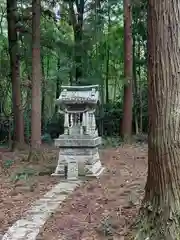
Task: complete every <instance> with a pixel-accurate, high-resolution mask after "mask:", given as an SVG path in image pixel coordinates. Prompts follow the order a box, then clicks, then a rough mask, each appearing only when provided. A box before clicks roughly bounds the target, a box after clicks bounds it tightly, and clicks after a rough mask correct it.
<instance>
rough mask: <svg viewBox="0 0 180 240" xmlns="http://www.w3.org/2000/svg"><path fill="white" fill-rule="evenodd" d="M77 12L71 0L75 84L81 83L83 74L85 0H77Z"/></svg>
mask: <svg viewBox="0 0 180 240" xmlns="http://www.w3.org/2000/svg"><path fill="white" fill-rule="evenodd" d="M75 4H76V8H77V14H75V11H74V5H73V1H71V0H69V10H70V17H71V24H72V26H73V31H74V45H75V47H74V61H75V84H77V85H80V84H81V78H82V76H83V66H82V52H83V51H82V36H83V16H84V4H85V0H75ZM76 15H77V17H76Z"/></svg>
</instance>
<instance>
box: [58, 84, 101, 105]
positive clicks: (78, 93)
mask: <svg viewBox="0 0 180 240" xmlns="http://www.w3.org/2000/svg"><path fill="white" fill-rule="evenodd" d="M98 88H99V85H89V86H62V87H61V89H62V92H61V94H60V96H59V98H58V99H57V100H56V103H57V104H65V105H68V104H70V105H71V104H84V103H87V104H88V103H89V104H97V103H98V101H99V90H98Z"/></svg>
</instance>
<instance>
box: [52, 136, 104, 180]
mask: <svg viewBox="0 0 180 240" xmlns="http://www.w3.org/2000/svg"><path fill="white" fill-rule="evenodd" d="M100 144H101V137H96V136H90V135H76V136H73V135H72V136H69V135H61V136H60V137H59V138H58V139H55V146H57V147H59V159H58V164H57V167H56V170H55V173H54V174H53V175H56V176H57V175H60V176H64V175H65V166H67V177H68V178H71V176H72V177H73V178H74V176H76V177H77V176H94V177H98V176H99V175H100V174H101V173H102V172H103V170H104V167H102V165H101V161H100V157H99V151H98V146H99V145H100ZM72 163H73V164H74V166H77V167H74V170H72ZM75 163H76V164H75Z"/></svg>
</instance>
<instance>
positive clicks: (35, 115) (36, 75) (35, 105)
mask: <svg viewBox="0 0 180 240" xmlns="http://www.w3.org/2000/svg"><path fill="white" fill-rule="evenodd" d="M40 5H41V0H33V1H32V14H33V17H32V112H31V146H32V148H36V147H37V146H38V145H40V144H41V57H40V14H41V13H40Z"/></svg>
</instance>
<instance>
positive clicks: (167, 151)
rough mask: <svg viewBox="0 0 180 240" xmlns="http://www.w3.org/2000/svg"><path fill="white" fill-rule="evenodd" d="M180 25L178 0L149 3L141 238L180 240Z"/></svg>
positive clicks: (152, 0) (138, 236)
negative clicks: (145, 173) (147, 116)
mask: <svg viewBox="0 0 180 240" xmlns="http://www.w3.org/2000/svg"><path fill="white" fill-rule="evenodd" d="M179 22H180V5H179V1H178V0H175V1H169V0H164V1H163V2H160V1H156V0H148V84H149V96H148V99H149V137H148V138H149V139H148V140H149V142H148V144H149V151H148V177H147V183H146V187H145V197H144V201H143V203H142V209H141V211H140V216H141V217H140V219H141V220H140V222H139V231H138V233H137V236H136V238H135V239H137V240H141V239H143V240H145V239H149V240H152V239H153V240H162V239H163V240H178V239H180V211H179V209H180V185H179V183H180V174H179V173H180V155H179V152H180V137H179V129H180V69H179V66H180V57H179V52H180V44H179V36H180V25H179Z"/></svg>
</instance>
